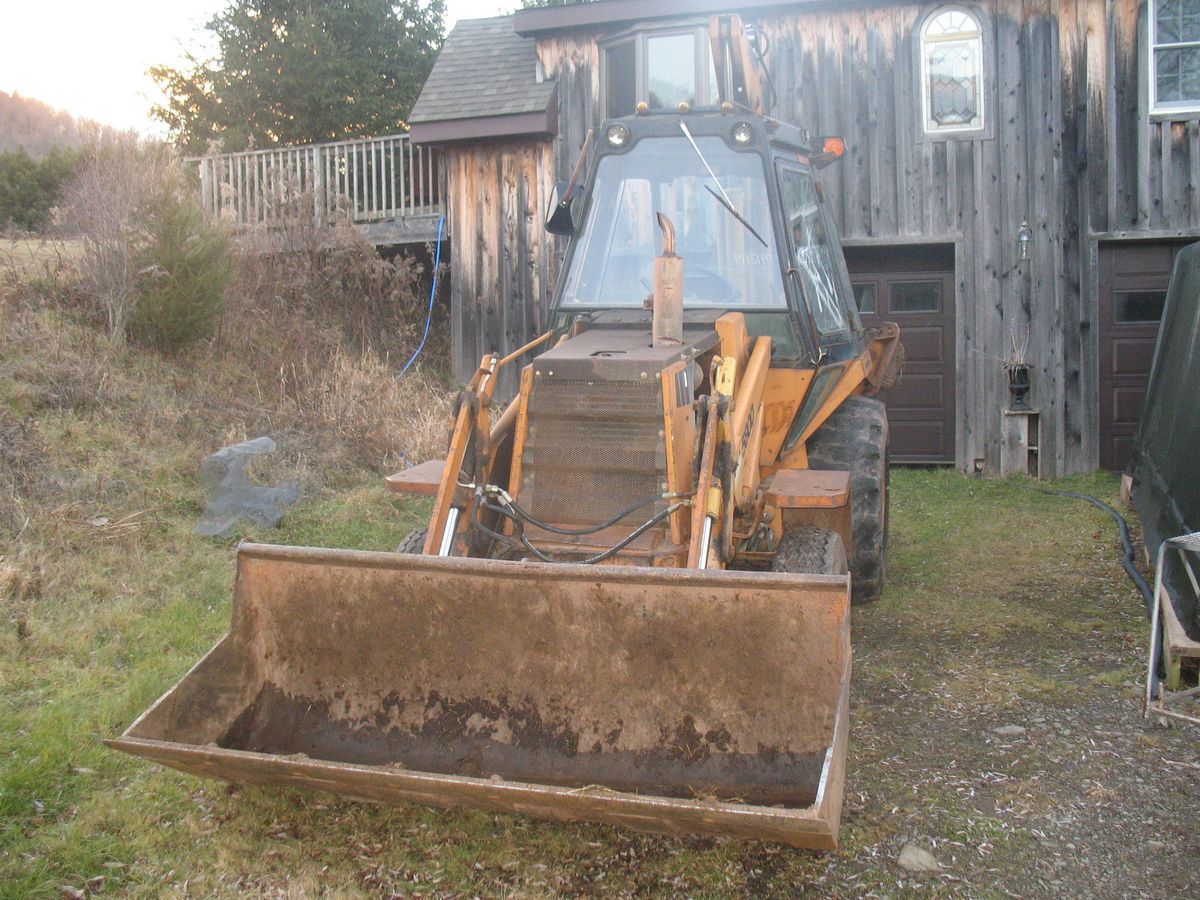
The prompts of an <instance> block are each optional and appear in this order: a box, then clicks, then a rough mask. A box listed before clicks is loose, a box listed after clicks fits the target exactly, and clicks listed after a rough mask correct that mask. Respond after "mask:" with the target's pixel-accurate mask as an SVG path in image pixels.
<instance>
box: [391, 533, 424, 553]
mask: <svg viewBox="0 0 1200 900" xmlns="http://www.w3.org/2000/svg"><path fill="white" fill-rule="evenodd" d="M428 533H429V529H428V528H422V529H420V530H418V531H413V532H410V533H409V535H408V537H406V538H405V539H404V540H402V541H401V542H400V543H399V544H398V545H397V546H396V552H397V553H423V552H424V551H425V535H427V534H428Z"/></svg>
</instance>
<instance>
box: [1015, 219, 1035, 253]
mask: <svg viewBox="0 0 1200 900" xmlns="http://www.w3.org/2000/svg"><path fill="white" fill-rule="evenodd" d="M1032 247H1033V229H1031V228H1030V227H1029V223H1028V222H1022V223H1021V227H1020V228H1018V229H1017V259H1019V260H1020V261H1021V262H1025V260H1027V259H1029V253H1030V249H1031V248H1032Z"/></svg>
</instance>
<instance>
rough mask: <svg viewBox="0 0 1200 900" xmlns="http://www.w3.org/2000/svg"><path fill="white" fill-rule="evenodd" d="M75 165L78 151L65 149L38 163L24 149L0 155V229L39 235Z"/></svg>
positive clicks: (50, 154)
mask: <svg viewBox="0 0 1200 900" xmlns="http://www.w3.org/2000/svg"><path fill="white" fill-rule="evenodd" d="M78 163H79V154H78V152H76V151H74V150H67V149H56V150H52V151H51V152H50V153H49V154H48V155H47V156H46V157H45V158H44V159H41V160H34V159H32V158H31V157H30V156H29V155H28V154H27V153H26V152H25V151H24V150H17V151H15V152H12V151H6V152H4V153H0V229H5V228H15V229H16V230H18V231H33V232H40V231H41V230H42V229H43V228H44V227H45V226H46V225H47V224H49V222H50V211H51V209H52V208H53V207H54V205H55V204H56V203H57V202H58V198H59V194H60V192H61V191H62V188H63V186H64V184H65V183H66V182H67V180H68V179H69V178H70V177H71V176H72V175H73V174H74V172H75V168H76V166H77V165H78Z"/></svg>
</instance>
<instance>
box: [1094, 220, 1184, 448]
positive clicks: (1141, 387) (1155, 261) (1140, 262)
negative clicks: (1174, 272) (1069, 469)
mask: <svg viewBox="0 0 1200 900" xmlns="http://www.w3.org/2000/svg"><path fill="white" fill-rule="evenodd" d="M1183 246H1186V244H1184V243H1159V242H1136V243H1135V242H1126V243H1123V244H1101V245H1100V316H1099V320H1100V465H1101V466H1102V467H1103V468H1105V469H1109V470H1111V471H1114V472H1121V471H1124V470H1125V467H1126V466H1127V465H1128V464H1129V456H1130V452H1131V450H1132V449H1133V438H1134V434H1135V433H1136V432H1137V425H1138V418H1139V417H1140V416H1141V413H1142V401H1143V399H1145V396H1146V382H1147V381H1148V380H1149V378H1150V364H1151V362H1152V361H1153V359H1154V341H1155V339H1156V338H1157V336H1158V320H1159V319H1160V318H1161V316H1162V310H1163V303H1164V302H1165V301H1166V298H1167V285H1168V283H1169V282H1170V280H1171V267H1172V266H1173V265H1174V263H1175V254H1176V253H1178V252H1179V248H1180V247H1183Z"/></svg>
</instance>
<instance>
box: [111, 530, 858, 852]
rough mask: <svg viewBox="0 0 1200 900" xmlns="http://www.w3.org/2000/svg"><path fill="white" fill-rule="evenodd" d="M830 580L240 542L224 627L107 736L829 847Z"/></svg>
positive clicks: (842, 668) (305, 778)
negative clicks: (185, 669)
mask: <svg viewBox="0 0 1200 900" xmlns="http://www.w3.org/2000/svg"><path fill="white" fill-rule="evenodd" d="M847 593H848V579H847V578H845V577H842V576H839V577H833V576H789V575H775V574H757V573H749V572H717V571H713V572H702V571H695V570H678V569H647V568H632V567H624V566H621V567H618V566H611V567H601V566H580V565H548V564H540V563H538V564H534V563H516V562H499V561H493V560H481V559H458V558H440V557H429V556H402V555H395V554H390V553H364V552H357V551H347V550H318V549H310V548H295V547H277V546H270V545H263V544H243V545H242V546H241V548H240V549H239V551H238V571H237V585H236V588H235V592H234V600H233V622H232V626H231V628H230V631H229V634H228V635H226V636H225V637H224V638H223V639H222V640H221V641H220V642H219V643H218V644H217V645H216V647H214V648H213V649H212V651H210V652H209V654H208V655H207V656H206V657H205V658H204V659H202V660H201V661H200V662H199V663H198V664H197V665H196V666H195V667H194V668H193V669H192V670H191V671H190V672H189V673H188V674H187V675H186V676H185V677H184V678H183V680H182V681H180V682H179V684H177V685H176V686H175V687H174V688H172V689H171V690H170V691H168V692H167V693H166V694H165V695H163V697H162V698H161V699H159V700H158V701H157V702H156V703H155V704H154V705H153V706H152V707H150V709H149V710H147V711H146V712H145V713H143V714H142V716H141V717H140V718H139V719H138V720H137V721H136V722H134V723H133V725H131V726H130V727H129V729H128V730H127V731H126V732H125V733H124V734H123V735H122V736H121V737H120V738H117V739H116V740H113V741H110V742H109V743H110V745H111V746H113V747H116V748H118V749H121V750H124V751H126V752H128V753H133V754H136V755H138V756H145V757H147V758H149V759H152V760H155V761H157V762H160V763H164V764H165V765H168V766H174V767H175V768H177V769H182V770H183V771H185V772H192V773H194V774H197V775H205V776H215V777H219V778H225V779H229V780H231V781H241V782H251V783H264V784H265V783H270V784H287V785H297V786H305V787H311V788H322V789H325V790H330V791H333V792H335V793H338V794H343V795H347V796H350V797H356V798H360V799H364V800H372V801H378V802H385V803H391V802H396V801H402V800H406V801H413V802H416V803H424V804H432V805H437V806H450V805H460V806H470V807H476V808H482V809H490V810H497V811H506V812H519V813H526V814H529V815H535V816H543V817H546V818H552V819H559V820H573V819H586V820H594V821H602V822H610V823H613V824H617V825H625V826H628V827H631V828H637V829H642V830H649V831H659V832H667V833H672V834H688V833H703V834H726V835H737V836H742V837H753V838H763V839H768V840H777V841H783V842H786V843H789V844H795V845H798V846H807V847H822V848H832V847H834V846H835V845H836V842H837V830H838V820H839V817H840V812H841V795H842V779H843V770H844V765H845V755H846V729H847V702H848V697H847V692H848V688H849V679H850V643H849V612H848V609H849V607H848V600H847Z"/></svg>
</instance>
